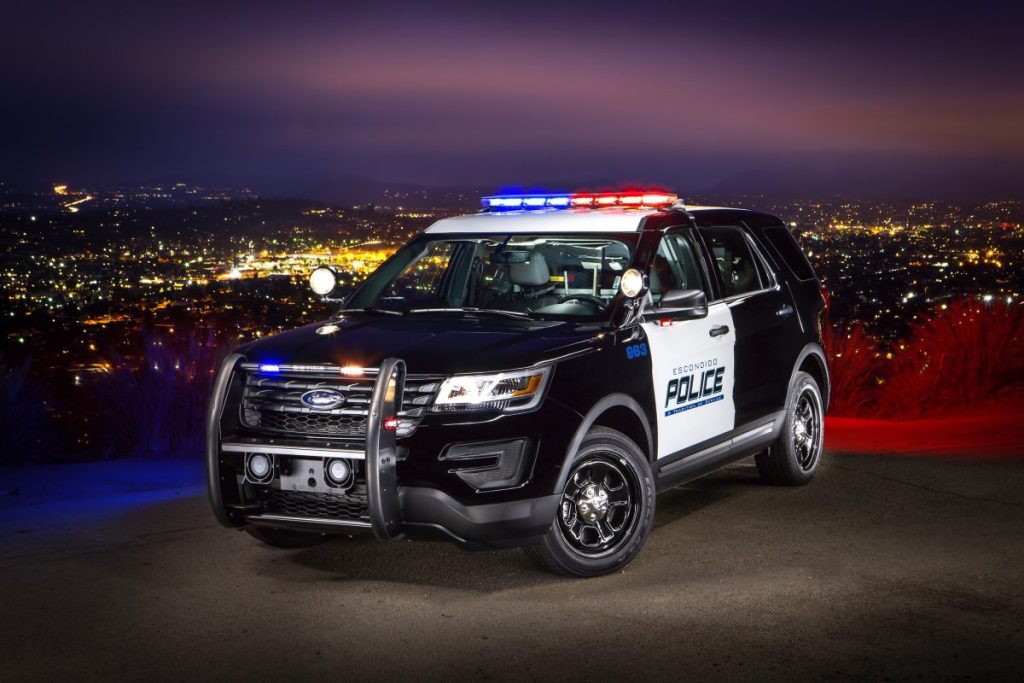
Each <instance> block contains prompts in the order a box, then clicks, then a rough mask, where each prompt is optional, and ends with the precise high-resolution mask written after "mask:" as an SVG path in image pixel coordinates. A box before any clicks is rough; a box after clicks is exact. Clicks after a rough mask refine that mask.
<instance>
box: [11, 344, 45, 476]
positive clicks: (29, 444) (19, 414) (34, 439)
mask: <svg viewBox="0 0 1024 683" xmlns="http://www.w3.org/2000/svg"><path fill="white" fill-rule="evenodd" d="M29 369H30V363H29V361H27V360H26V361H23V362H22V363H19V364H18V365H15V366H10V365H8V364H7V362H6V361H5V360H4V359H3V357H2V356H0V434H3V438H2V439H0V462H2V463H10V462H16V461H22V460H32V459H37V458H38V457H39V455H40V450H41V446H42V443H43V436H44V434H45V433H46V429H45V426H46V421H47V414H46V404H45V399H44V397H43V392H42V391H40V389H39V387H38V386H37V385H36V384H35V383H33V382H32V380H31V378H30V377H29Z"/></svg>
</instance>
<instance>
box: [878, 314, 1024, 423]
mask: <svg viewBox="0 0 1024 683" xmlns="http://www.w3.org/2000/svg"><path fill="white" fill-rule="evenodd" d="M1022 387H1024V312H1022V310H1021V308H1020V307H1019V306H1007V305H1004V304H1002V303H997V304H984V303H981V302H977V301H959V302H955V303H952V304H949V305H948V306H947V307H946V308H940V309H938V310H935V311H933V312H932V313H931V314H930V315H927V316H923V317H922V318H921V319H920V320H919V321H918V322H917V323H915V325H914V326H913V328H912V329H911V332H910V335H909V337H908V340H907V343H906V348H905V349H904V350H903V351H902V352H901V353H899V354H897V355H895V357H894V358H893V360H892V362H891V366H890V368H889V372H888V378H887V382H886V385H885V389H886V390H885V391H884V392H882V393H881V396H880V399H881V401H880V404H879V408H880V413H881V416H883V417H885V416H900V417H914V416H920V415H925V414H935V413H943V412H948V411H951V410H954V409H958V408H964V407H969V406H972V405H977V404H978V403H979V402H983V401H986V400H990V399H994V398H998V397H999V396H1000V395H1002V394H1005V393H1007V392H1016V391H1020V390H1021V388H1022Z"/></svg>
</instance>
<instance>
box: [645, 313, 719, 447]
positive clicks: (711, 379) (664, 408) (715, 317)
mask: <svg viewBox="0 0 1024 683" xmlns="http://www.w3.org/2000/svg"><path fill="white" fill-rule="evenodd" d="M720 326H727V327H728V329H729V331H728V332H727V333H725V334H722V335H719V336H716V337H712V336H711V334H710V332H711V330H712V328H715V327H720ZM643 328H644V331H645V333H646V334H647V343H648V345H649V346H650V353H651V369H652V372H653V375H654V376H653V386H654V405H655V408H656V410H657V415H658V457H659V458H663V457H665V456H667V455H671V454H673V453H675V452H677V451H679V450H682V449H684V448H686V447H688V446H692V445H693V444H697V443H700V442H702V441H707V440H708V439H711V438H714V437H716V436H718V435H719V434H724V433H726V432H728V431H730V430H732V429H733V428H734V427H735V420H736V406H735V403H734V402H733V387H734V384H735V375H734V367H735V363H734V362H733V355H734V347H735V345H736V326H735V325H733V322H732V313H730V311H729V307H728V306H727V305H726V304H724V303H715V304H711V305H709V306H708V315H707V317H706V318H700V319H699V320H678V321H675V322H673V324H671V325H668V326H665V327H662V326H660V325H659V324H658V323H657V322H647V323H644V324H643Z"/></svg>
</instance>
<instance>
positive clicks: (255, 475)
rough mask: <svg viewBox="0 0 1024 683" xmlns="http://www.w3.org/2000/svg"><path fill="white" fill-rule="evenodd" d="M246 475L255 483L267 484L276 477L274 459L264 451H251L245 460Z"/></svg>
mask: <svg viewBox="0 0 1024 683" xmlns="http://www.w3.org/2000/svg"><path fill="white" fill-rule="evenodd" d="M245 474H246V477H247V478H248V479H249V481H251V482H252V483H254V484H265V483H267V482H268V481H270V480H271V479H273V478H274V461H273V460H271V458H270V456H269V455H266V454H264V453H250V454H249V455H248V456H246V461H245Z"/></svg>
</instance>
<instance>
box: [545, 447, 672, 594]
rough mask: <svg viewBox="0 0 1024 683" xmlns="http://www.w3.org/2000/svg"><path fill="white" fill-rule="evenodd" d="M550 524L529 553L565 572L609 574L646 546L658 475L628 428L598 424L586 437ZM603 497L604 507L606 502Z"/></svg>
mask: <svg viewBox="0 0 1024 683" xmlns="http://www.w3.org/2000/svg"><path fill="white" fill-rule="evenodd" d="M562 493H563V498H562V504H561V505H560V506H559V508H558V512H557V513H556V515H555V519H554V520H553V521H552V523H551V528H550V529H549V530H548V532H547V533H546V534H545V535H544V537H543V540H542V541H541V542H540V544H539V545H535V546H530V547H528V548H526V553H527V554H528V555H529V556H530V557H531V558H532V559H533V560H534V561H535V562H537V563H538V564H539V565H540V566H541V567H543V568H544V569H547V570H549V571H552V572H555V573H556V574H562V575H564V576H577V577H591V576H601V575H604V574H610V573H612V572H615V571H618V570H620V569H622V568H623V567H625V566H626V565H627V564H629V563H630V562H631V561H632V560H633V558H634V557H636V555H637V553H639V552H640V549H641V548H642V547H643V545H644V542H645V541H646V540H647V536H648V534H649V533H650V531H651V524H652V522H653V520H654V493H655V489H654V477H653V476H652V475H651V468H650V465H648V463H647V459H646V458H645V457H644V454H643V451H641V450H640V447H639V446H637V445H636V444H635V443H633V441H631V440H630V439H629V437H627V436H626V435H625V434H622V433H621V432H617V431H615V430H613V429H607V428H605V427H594V428H593V429H591V430H590V431H589V432H587V435H586V436H585V437H584V438H583V442H582V443H581V444H580V447H579V450H578V452H577V453H576V456H575V457H574V458H573V462H572V469H571V470H570V472H569V477H568V478H567V480H566V483H565V487H564V489H563V491H562ZM602 501H603V504H604V507H602Z"/></svg>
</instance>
